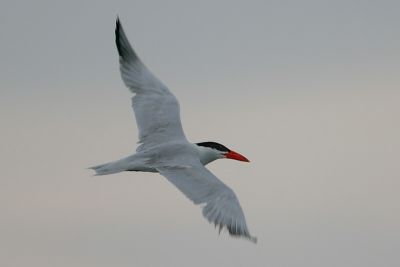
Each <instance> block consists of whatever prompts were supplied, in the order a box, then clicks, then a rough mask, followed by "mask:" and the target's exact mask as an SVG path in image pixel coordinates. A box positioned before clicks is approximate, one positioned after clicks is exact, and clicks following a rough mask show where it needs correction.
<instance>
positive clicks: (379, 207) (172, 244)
mask: <svg viewBox="0 0 400 267" xmlns="http://www.w3.org/2000/svg"><path fill="white" fill-rule="evenodd" d="M399 8H400V4H399V2H398V1H386V0H383V1H356V0H348V1H340V0H339V1H333V0H329V1H328V0H325V1H308V0H307V1H294V0H288V1H227V0H223V1H209V0H204V1H177V0H173V1H112V2H111V1H110V2H108V3H105V1H104V2H99V1H94V0H87V1H75V0H71V1H41V0H37V1H26V0H25V1H18V0H17V1H7V0H6V1H5V0H2V1H1V2H0V36H1V40H2V42H1V44H0V59H1V60H0V77H1V79H0V123H1V137H2V138H0V162H1V164H0V167H1V175H0V218H1V223H0V236H1V239H0V248H1V249H0V265H1V266H8V267H20V266H31V267H36V266H40V267H47V266H49V267H50V266H51V267H53V266H57V267H64V266H65V267H67V266H68V267H70V266H74V267H92V266H93V267H94V266H99V267H103V266H104V267H105V266H118V267H119V266H121V267H125V266H273V267H303V266H304V267H314V266H315V267H317V266H318V267H319V266H324V267H336V266H340V267H344V266H349V267H357V266H360V267H361V266H362V267H369V266H371V267H372V266H386V267H392V266H393V267H394V266H400V258H399V255H398V251H399V248H400V210H399V203H400V191H399V190H400V181H399V178H400V164H399V158H400V139H399V136H400V123H399V115H400V105H399V100H400V75H399V70H400V49H399V47H400V17H399V15H398V10H399ZM117 15H118V16H119V17H120V19H121V22H122V24H123V26H124V29H125V32H126V34H127V35H128V38H129V39H130V41H131V43H132V44H133V46H134V48H135V50H136V51H137V53H138V54H139V55H140V57H141V58H142V60H143V61H144V62H145V63H146V65H147V66H148V67H149V68H150V69H151V70H152V71H153V73H155V74H156V76H157V77H159V79H161V80H162V81H163V82H164V83H165V84H166V85H167V86H168V87H169V88H170V89H171V91H172V92H174V94H175V95H176V96H177V98H178V99H179V101H180V104H181V117H182V122H183V127H184V129H185V133H186V135H187V137H188V139H189V140H191V141H193V142H202V141H216V142H220V143H222V144H224V145H226V146H228V147H230V148H231V149H233V150H236V151H238V152H240V153H242V154H243V155H245V156H246V157H247V158H249V159H250V160H251V163H250V164H246V163H241V162H236V161H229V160H220V161H217V162H214V163H212V164H210V165H209V169H210V170H212V171H213V173H214V174H216V175H217V176H218V177H219V178H220V179H221V180H222V181H224V183H226V184H227V185H229V186H230V187H231V188H232V189H233V190H234V191H235V192H236V195H237V196H238V198H239V200H240V203H241V206H242V208H243V210H244V213H245V215H246V219H247V224H248V226H249V229H250V232H251V233H252V234H253V235H255V236H257V237H258V243H257V244H256V245H254V244H252V243H251V242H248V241H246V240H242V239H235V238H231V237H230V236H229V235H228V233H227V232H222V233H221V234H220V235H219V234H218V231H217V230H215V229H214V228H213V226H212V225H209V224H208V222H207V221H206V220H204V219H203V218H202V215H201V210H200V207H196V206H195V205H193V204H192V203H191V202H190V201H189V200H187V199H186V198H185V196H183V195H182V194H181V193H180V192H179V191H178V190H177V189H176V188H174V187H173V186H172V184H170V183H168V181H167V180H166V179H164V178H163V177H161V176H160V175H157V174H149V173H120V174H116V175H111V176H101V177H94V176H93V175H92V174H93V173H92V172H91V171H90V170H88V169H87V167H89V166H93V165H96V164H101V163H104V162H108V161H112V160H115V159H118V158H121V157H124V156H126V155H129V154H131V153H133V152H134V150H135V147H136V142H137V129H136V124H135V122H134V117H133V114H132V110H131V107H130V97H131V94H130V92H129V90H128V89H127V88H125V86H124V85H123V83H122V81H121V79H120V74H119V69H118V58H117V51H116V48H115V44H114V27H115V19H116V17H117Z"/></svg>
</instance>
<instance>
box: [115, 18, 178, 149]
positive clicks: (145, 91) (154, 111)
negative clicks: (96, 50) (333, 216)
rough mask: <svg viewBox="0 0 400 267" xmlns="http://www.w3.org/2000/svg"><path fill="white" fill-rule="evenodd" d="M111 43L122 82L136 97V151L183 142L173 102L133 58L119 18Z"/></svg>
mask: <svg viewBox="0 0 400 267" xmlns="http://www.w3.org/2000/svg"><path fill="white" fill-rule="evenodd" d="M115 42H116V45H117V49H118V54H119V63H120V71H121V77H122V80H123V81H124V83H125V85H126V86H127V87H128V88H129V89H130V90H131V92H132V93H135V94H136V95H135V96H133V97H132V107H133V111H134V113H135V117H136V123H137V127H138V129H139V142H140V143H141V145H140V146H139V147H138V150H142V149H144V148H148V147H151V146H154V145H159V144H160V143H164V142H170V141H175V140H182V139H183V140H186V137H185V134H184V132H183V129H182V124H181V119H180V114H179V103H178V101H177V99H176V98H175V96H174V95H173V94H172V93H171V92H170V91H169V90H168V88H167V87H166V86H165V85H164V84H163V83H162V82H160V81H159V80H158V79H157V78H156V77H155V76H154V75H153V74H152V73H151V72H150V71H149V70H148V69H147V67H146V66H145V65H144V64H143V63H142V61H141V60H140V59H139V57H138V56H137V55H136V53H135V51H134V50H133V49H132V47H131V45H130V43H129V41H128V38H127V37H126V35H125V33H124V30H123V28H122V25H121V23H120V21H119V19H117V23H116V28H115Z"/></svg>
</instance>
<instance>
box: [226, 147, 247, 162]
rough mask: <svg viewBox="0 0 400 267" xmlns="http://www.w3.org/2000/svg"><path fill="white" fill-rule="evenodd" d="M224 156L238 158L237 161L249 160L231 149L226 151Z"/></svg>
mask: <svg viewBox="0 0 400 267" xmlns="http://www.w3.org/2000/svg"><path fill="white" fill-rule="evenodd" d="M224 156H225V158H227V159H235V160H239V161H245V162H250V160H248V159H247V158H246V157H245V156H242V155H240V154H239V153H237V152H235V151H232V150H231V151H229V152H227V153H226V154H225V155H224Z"/></svg>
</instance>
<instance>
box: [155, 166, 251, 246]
mask: <svg viewBox="0 0 400 267" xmlns="http://www.w3.org/2000/svg"><path fill="white" fill-rule="evenodd" d="M157 170H158V171H159V173H160V174H161V175H163V176H165V177H166V178H167V179H168V180H169V181H170V182H171V183H173V184H174V185H175V186H176V187H177V188H178V189H179V190H180V191H181V192H182V193H183V194H185V195H186V197H188V198H189V199H190V200H192V201H193V202H194V203H195V204H204V207H203V216H204V217H205V218H206V219H207V220H208V221H209V222H210V223H214V225H215V226H219V231H221V230H222V229H223V228H226V229H227V230H228V231H229V234H230V235H232V236H236V237H244V238H247V239H249V240H251V241H252V242H254V243H256V242H257V238H256V237H253V236H251V235H250V233H249V230H248V229H247V225H246V219H245V217H244V214H243V211H242V208H241V207H240V204H239V201H238V199H237V197H236V195H235V193H234V192H233V191H232V189H230V188H229V187H228V186H226V185H225V184H224V183H223V182H221V181H220V180H219V179H218V178H217V177H216V176H215V175H214V174H212V173H211V172H210V171H209V170H207V169H206V168H205V167H204V166H203V165H202V164H201V163H200V162H199V163H198V164H193V163H192V164H191V165H189V166H184V167H162V168H157Z"/></svg>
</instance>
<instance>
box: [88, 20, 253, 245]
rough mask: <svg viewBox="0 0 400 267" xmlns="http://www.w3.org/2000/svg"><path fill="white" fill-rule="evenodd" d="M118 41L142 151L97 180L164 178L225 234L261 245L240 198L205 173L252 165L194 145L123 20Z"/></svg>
mask: <svg viewBox="0 0 400 267" xmlns="http://www.w3.org/2000/svg"><path fill="white" fill-rule="evenodd" d="M115 41H116V45H117V50H118V54H119V63H120V72H121V77H122V80H123V82H124V83H125V85H126V86H127V87H128V88H129V89H130V91H131V92H132V93H134V96H133V97H132V107H133V111H134V113H135V117H136V123H137V127H138V130H139V142H138V143H139V146H138V147H137V149H136V153H135V154H133V155H130V156H128V157H125V158H122V159H120V160H116V161H113V162H109V163H105V164H101V165H98V166H93V167H90V169H93V170H94V171H95V172H96V175H106V174H113V173H119V172H123V171H140V172H158V173H159V174H161V175H162V176H165V177H166V178H167V179H168V181H170V182H171V183H172V184H174V185H175V186H176V187H177V188H178V189H179V190H180V191H181V192H182V193H183V194H184V195H185V196H186V197H188V198H189V199H190V200H191V201H193V202H194V204H201V205H202V213H203V216H204V217H205V218H206V219H207V220H208V221H209V222H210V223H213V224H214V225H215V227H218V228H219V232H221V230H222V229H225V228H226V229H227V230H228V232H229V234H230V235H231V236H234V237H243V238H246V239H249V240H250V241H252V242H254V243H256V242H257V238H256V237H254V236H251V235H250V232H249V230H248V228H247V225H246V220H245V217H244V214H243V211H242V208H241V206H240V204H239V201H238V199H237V197H236V195H235V193H234V192H233V191H232V189H230V188H229V187H228V186H226V185H225V184H224V183H223V182H221V181H220V180H219V179H218V178H217V177H216V176H215V175H214V174H213V173H211V172H210V171H209V170H208V169H206V168H205V167H204V166H205V165H207V164H208V163H210V162H212V161H214V160H217V159H222V158H228V159H234V160H239V161H244V162H249V160H248V159H247V158H246V157H244V156H242V155H241V154H239V153H237V152H235V151H233V150H231V149H229V148H227V147H226V146H224V145H221V144H219V143H216V142H201V143H195V144H193V143H190V142H189V141H188V140H187V139H186V136H185V134H184V132H183V129H182V124H181V119H180V115H179V114H180V113H179V103H178V101H177V99H176V97H175V96H174V95H173V94H172V93H171V91H170V90H169V89H168V88H167V87H166V86H165V85H164V84H163V83H162V82H161V81H159V80H158V79H157V78H156V77H155V76H154V75H153V74H152V73H151V72H150V71H149V69H148V68H147V67H146V66H145V65H144V64H143V62H142V61H141V60H140V59H139V57H138V56H137V54H136V53H135V51H134V50H133V49H132V46H131V45H130V43H129V41H128V38H127V37H126V35H125V32H124V30H123V28H122V25H121V23H120V20H119V18H117V21H116V28H115Z"/></svg>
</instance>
